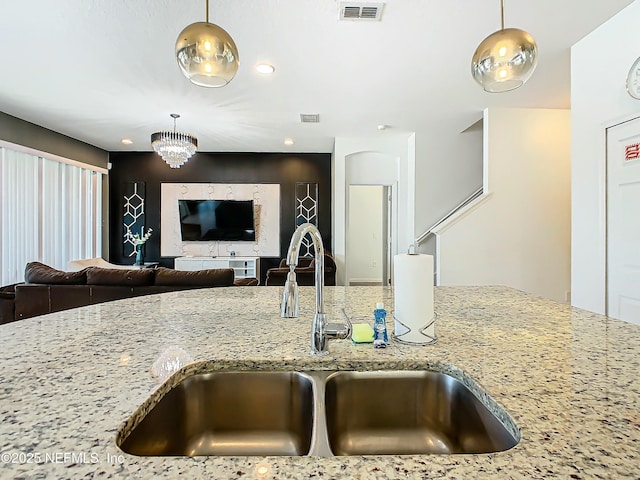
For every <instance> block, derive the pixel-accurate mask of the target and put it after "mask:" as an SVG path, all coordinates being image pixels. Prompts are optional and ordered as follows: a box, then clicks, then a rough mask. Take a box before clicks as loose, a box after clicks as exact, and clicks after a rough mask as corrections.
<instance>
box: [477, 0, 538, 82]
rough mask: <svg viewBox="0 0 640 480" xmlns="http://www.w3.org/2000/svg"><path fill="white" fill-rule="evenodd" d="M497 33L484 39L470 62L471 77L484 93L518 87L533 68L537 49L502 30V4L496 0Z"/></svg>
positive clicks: (525, 37)
mask: <svg viewBox="0 0 640 480" xmlns="http://www.w3.org/2000/svg"><path fill="white" fill-rule="evenodd" d="M500 13H501V29H500V30H498V31H497V32H494V33H492V34H491V35H489V36H488V37H487V38H485V39H484V40H483V41H482V43H480V45H478V48H477V49H476V51H475V53H474V54H473V59H472V61H471V75H473V78H474V80H475V81H476V82H478V83H479V84H480V85H481V86H482V88H484V89H485V91H487V92H492V93H500V92H508V91H509V90H514V89H516V88H518V87H521V86H522V85H523V84H524V82H526V81H527V80H528V79H529V77H531V74H532V73H533V71H534V70H535V68H536V64H537V62H538V47H537V46H536V42H535V41H534V39H533V37H532V36H531V35H529V34H528V33H527V32H525V31H524V30H520V29H518V28H507V29H505V28H504V0H500Z"/></svg>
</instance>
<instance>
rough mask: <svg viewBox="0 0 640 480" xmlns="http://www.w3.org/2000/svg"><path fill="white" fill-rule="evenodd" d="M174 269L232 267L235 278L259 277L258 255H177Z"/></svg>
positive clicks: (190, 269)
mask: <svg viewBox="0 0 640 480" xmlns="http://www.w3.org/2000/svg"><path fill="white" fill-rule="evenodd" d="M174 268H175V269H176V270H189V271H193V270H205V269H208V268H233V272H234V273H235V277H236V278H247V277H254V278H260V277H259V275H260V257H177V258H176V259H175V265H174Z"/></svg>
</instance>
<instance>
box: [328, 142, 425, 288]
mask: <svg viewBox="0 0 640 480" xmlns="http://www.w3.org/2000/svg"><path fill="white" fill-rule="evenodd" d="M414 143H415V135H414V134H411V135H408V134H407V135H391V134H388V132H382V134H381V135H380V136H378V137H368V138H345V137H336V139H335V145H334V152H333V156H332V159H331V175H332V181H333V185H332V195H333V198H332V202H331V208H332V212H331V213H332V215H331V218H332V222H333V224H332V231H333V245H332V251H333V254H334V259H335V261H336V265H337V274H336V283H337V284H338V285H344V284H345V282H346V277H345V269H346V267H345V265H346V264H345V259H346V254H347V250H346V244H347V227H348V225H347V212H348V191H349V185H390V186H391V187H392V196H393V198H394V206H393V208H394V212H392V215H393V217H392V218H394V219H395V221H394V224H395V232H394V234H393V235H392V236H393V238H394V240H393V244H392V246H391V249H392V253H394V254H395V253H398V252H399V251H407V248H408V247H409V244H410V243H411V242H413V236H414V211H415V209H414V206H415V181H414V178H415V174H414V171H415V147H414ZM352 162H353V163H352Z"/></svg>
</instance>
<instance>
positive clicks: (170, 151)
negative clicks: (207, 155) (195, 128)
mask: <svg viewBox="0 0 640 480" xmlns="http://www.w3.org/2000/svg"><path fill="white" fill-rule="evenodd" d="M171 118H173V131H171V130H163V131H161V132H156V133H154V134H153V135H151V146H152V147H153V149H154V150H155V151H156V152H157V153H158V155H160V156H161V157H162V159H163V160H164V161H165V162H167V163H168V164H169V166H170V167H171V168H180V167H181V166H182V165H184V163H185V162H186V161H187V160H189V158H191V156H192V155H193V154H194V153H196V149H197V148H198V139H197V138H196V137H194V136H193V135H189V134H188V133H182V132H177V131H176V119H177V118H180V115H178V114H177V113H172V114H171Z"/></svg>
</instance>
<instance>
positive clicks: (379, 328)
mask: <svg viewBox="0 0 640 480" xmlns="http://www.w3.org/2000/svg"><path fill="white" fill-rule="evenodd" d="M373 317H374V319H375V321H374V324H373V346H374V347H375V348H387V344H388V343H389V336H388V335H387V311H386V310H385V309H384V304H383V303H382V302H378V303H376V309H375V310H374V311H373Z"/></svg>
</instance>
